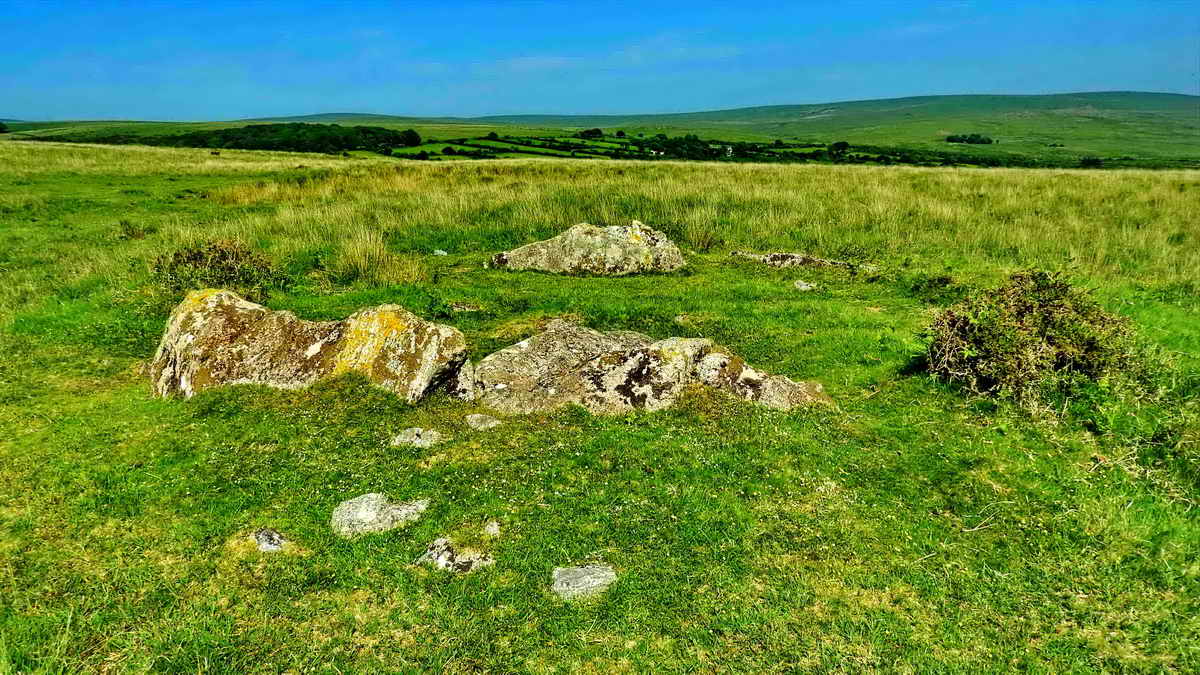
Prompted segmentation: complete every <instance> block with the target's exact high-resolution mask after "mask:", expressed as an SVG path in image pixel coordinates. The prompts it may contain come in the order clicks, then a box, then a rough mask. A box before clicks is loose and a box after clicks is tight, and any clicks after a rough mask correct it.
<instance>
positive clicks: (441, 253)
mask: <svg viewBox="0 0 1200 675" xmlns="http://www.w3.org/2000/svg"><path fill="white" fill-rule="evenodd" d="M433 254H434V255H450V254H449V253H446V252H445V251H443V250H442V249H440V248H439V249H435V250H434V251H433Z"/></svg>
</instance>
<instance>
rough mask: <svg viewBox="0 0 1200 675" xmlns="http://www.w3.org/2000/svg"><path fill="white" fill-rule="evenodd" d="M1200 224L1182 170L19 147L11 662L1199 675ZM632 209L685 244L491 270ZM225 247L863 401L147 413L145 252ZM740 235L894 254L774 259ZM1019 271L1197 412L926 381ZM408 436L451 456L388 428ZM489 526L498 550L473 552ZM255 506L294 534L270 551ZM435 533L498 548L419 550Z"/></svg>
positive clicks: (329, 285)
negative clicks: (787, 262) (575, 262)
mask: <svg viewBox="0 0 1200 675" xmlns="http://www.w3.org/2000/svg"><path fill="white" fill-rule="evenodd" d="M423 133H424V132H423ZM485 133H486V132H485ZM1198 206H1200V172H1197V171H1159V172H1151V171H1071V170H1057V171H1049V170H1039V171H1029V170H1009V169H990V170H968V169H919V168H884V167H852V166H828V165H804V166H783V165H725V164H695V163H693V164H689V163H674V162H655V163H644V162H641V163H639V162H623V161H614V160H607V161H586V160H576V161H555V162H546V161H538V160H511V161H510V160H505V161H496V162H467V161H464V162H456V161H441V162H436V163H417V162H403V163H397V162H395V161H391V160H384V159H372V158H346V159H344V158H331V157H328V156H323V155H298V154H290V153H263V152H241V151H223V152H222V153H221V155H220V156H213V155H210V154H209V153H208V151H203V150H178V149H164V148H145V147H136V146H119V147H117V146H87V145H77V144H71V145H68V144H55V143H39V144H34V143H19V142H12V141H3V142H0V282H2V283H0V319H2V325H0V349H3V353H4V355H5V358H4V359H2V360H0V672H5V671H16V672H27V671H35V672H36V671H45V672H80V671H102V672H126V671H134V672H138V671H164V672H183V671H187V672H197V671H198V672H250V671H265V672H276V671H287V670H294V671H309V670H313V671H320V672H326V671H328V672H337V671H341V672H396V671H402V672H403V671H416V670H444V671H449V672H464V671H474V670H493V671H505V672H511V671H530V672H613V671H648V670H653V671H695V670H701V671H748V670H766V671H796V670H800V671H862V670H871V669H879V670H899V671H905V672H929V671H937V672H986V671H991V672H997V671H1009V670H1029V671H1035V672H1046V671H1055V672H1058V671H1134V672H1180V673H1183V672H1195V671H1197V670H1200V648H1198V647H1197V645H1200V589H1198V587H1200V547H1197V545H1196V542H1197V541H1200V516H1198V515H1197V495H1198V490H1200V449H1198V448H1197V441H1198V439H1200V428H1197V426H1196V425H1195V422H1194V421H1195V419H1196V414H1197V413H1198V412H1200V411H1197V410H1196V399H1197V397H1198V396H1197V395H1198V394H1200V286H1198V285H1197V280H1196V274H1195V270H1196V269H1200V226H1198V225H1197V222H1196V220H1195V213H1196V212H1197V207H1198ZM631 219H638V220H642V221H644V222H646V223H648V224H650V225H652V226H654V227H656V228H659V229H662V230H664V231H666V232H667V233H668V234H669V235H670V236H671V237H672V238H673V239H675V240H676V241H677V242H678V243H679V244H680V246H681V247H682V249H683V251H684V254H685V256H686V257H687V259H688V263H689V264H688V267H687V268H685V269H684V270H682V271H680V272H677V273H673V274H669V275H657V276H645V277H632V278H623V279H607V278H562V277H556V276H550V275H544V274H538V273H528V272H504V271H498V270H487V269H484V268H483V263H484V261H485V260H486V259H487V258H488V256H489V255H490V254H491V253H494V252H496V251H499V250H504V249H507V248H510V247H512V246H515V245H518V244H521V243H524V242H527V241H531V240H533V239H536V238H542V237H545V236H549V235H552V234H555V233H557V232H558V231H560V230H561V229H563V228H564V227H566V226H568V225H570V224H573V223H576V222H580V221H588V222H593V223H598V224H613V223H623V222H627V221H628V220H631ZM213 239H235V240H238V241H240V242H242V243H244V244H245V245H247V246H249V247H251V248H253V249H255V250H257V251H260V252H262V253H263V255H265V256H266V257H267V258H269V259H270V260H271V261H273V262H274V263H275V264H276V265H277V266H278V267H279V268H280V269H281V270H283V271H284V272H285V273H286V274H287V275H288V276H289V277H290V278H291V279H292V281H293V284H292V285H291V286H290V288H289V289H288V290H286V291H278V292H275V293H273V294H272V295H271V296H270V298H269V299H268V301H267V304H268V305H269V306H271V307H273V308H277V309H289V310H291V311H293V312H295V313H296V314H297V315H299V316H301V317H303V318H310V319H312V318H342V317H345V316H347V315H349V314H350V313H352V312H354V311H355V310H357V309H359V308H362V307H365V306H370V305H375V304H380V303H387V302H392V303H397V304H401V305H403V306H405V307H408V308H409V309H411V310H412V311H414V312H416V313H418V314H421V315H423V316H426V317H429V318H437V319H438V320H439V321H443V322H446V323H451V324H453V325H455V326H456V327H458V328H459V329H460V330H462V331H463V332H464V333H465V335H466V336H467V339H468V341H469V343H470V345H471V349H472V356H473V358H478V357H480V356H482V355H484V354H486V353H489V352H490V351H492V350H494V349H496V348H498V347H502V346H506V345H508V344H512V343H513V342H516V341H518V340H520V339H522V338H524V337H527V336H528V335H530V334H532V333H533V332H535V331H536V330H537V326H538V325H539V322H541V321H543V320H544V319H546V318H548V317H553V316H559V315H574V316H576V317H578V318H579V319H581V320H583V321H584V322H586V323H587V324H588V325H590V326H593V327H597V328H602V329H615V328H624V329H633V330H638V331H642V332H645V333H647V334H650V335H652V336H655V337H665V336H668V335H686V336H704V337H710V338H712V339H714V340H716V341H717V342H720V343H722V344H725V345H727V346H729V347H730V348H732V349H733V350H734V351H736V352H738V353H739V354H742V355H744V356H745V357H746V358H747V360H748V361H749V362H750V363H751V364H757V365H761V366H762V367H763V368H765V369H769V370H771V371H772V372H778V373H782V374H785V375H788V376H791V377H793V378H805V379H816V380H819V381H821V382H822V383H823V384H824V385H825V387H826V389H827V391H828V392H829V393H830V394H831V395H832V396H833V398H834V399H835V400H836V401H837V403H838V405H837V407H836V408H833V409H813V410H801V411H796V412H791V413H782V412H775V411H769V410H764V409H759V408H755V407H752V406H749V405H745V404H740V403H736V402H733V401H731V400H728V399H726V398H723V397H721V396H718V395H716V394H695V395H693V396H691V397H689V398H688V399H687V400H686V401H685V402H684V403H683V404H682V405H680V406H677V407H676V408H674V409H671V410H667V411H662V412H657V413H642V414H634V415H629V416H619V417H593V416H590V415H588V414H586V413H584V412H582V411H580V410H566V411H562V412H559V413H555V414H549V415H533V416H529V417H515V418H510V419H508V420H506V424H505V426H503V427H501V428H500V429H497V430H494V431H491V432H473V431H471V430H470V429H469V428H468V427H467V426H466V425H465V423H464V422H463V417H464V415H465V414H467V413H469V412H476V410H475V409H474V408H473V407H471V406H466V405H464V404H462V403H458V402H456V401H453V400H451V399H449V398H447V397H445V396H441V395H439V396H436V397H434V398H432V399H430V400H427V401H424V402H422V403H420V404H417V405H413V406H410V405H406V404H404V403H403V402H401V401H400V400H399V399H397V398H395V397H394V396H391V395H389V394H385V393H382V392H381V391H379V390H376V389H373V388H371V387H370V386H368V385H367V384H366V383H365V382H363V381H361V380H357V379H354V378H342V379H338V380H333V381H330V382H326V383H323V384H320V385H318V386H315V387H312V388H310V389H307V390H303V391H291V392H288V391H275V390H269V389H265V388H257V387H247V386H242V387H233V388H229V389H225V390H215V391H209V392H207V393H203V394H201V395H199V396H197V397H196V398H194V399H192V400H189V401H177V400H158V399H154V398H152V397H151V396H150V387H149V383H148V381H147V379H146V377H145V376H144V374H143V373H142V371H141V367H142V366H143V364H145V362H146V361H147V359H148V358H149V357H150V356H151V355H152V353H153V351H154V348H155V345H156V343H157V340H158V338H159V336H160V335H161V332H162V329H163V325H164V321H165V319H166V315H167V312H169V310H170V308H171V306H172V305H173V303H175V302H177V301H178V299H179V296H178V294H175V293H172V292H170V291H167V290H164V289H163V288H162V287H161V286H159V285H158V284H156V283H155V281H154V279H153V277H152V275H151V270H150V268H151V265H152V261H153V260H154V259H155V258H156V257H157V256H159V255H161V254H163V253H167V252H171V251H174V250H176V249H177V248H179V247H180V246H183V245H186V244H189V243H194V242H199V241H207V240H213ZM434 249H443V250H446V251H448V252H449V255H447V256H433V255H432V251H433V250H434ZM737 249H753V250H759V251H770V250H796V251H804V252H808V253H811V254H814V255H822V256H826V257H834V258H842V259H848V260H854V261H861V262H871V263H873V264H874V265H877V266H878V267H879V269H880V271H879V273H878V274H873V275H863V274H859V275H851V274H849V273H847V272H845V271H843V270H840V269H836V268H829V269H802V270H790V271H782V270H774V269H769V268H763V267H759V266H755V265H754V264H752V263H748V262H738V261H736V260H735V259H732V258H731V257H730V255H729V253H730V252H731V251H732V250H737ZM1035 265H1036V266H1043V267H1048V268H1052V269H1061V270H1064V271H1065V272H1066V273H1067V274H1069V276H1070V277H1071V278H1072V279H1073V280H1074V281H1075V282H1076V283H1078V284H1080V285H1083V286H1086V287H1089V288H1092V289H1094V290H1095V294H1096V297H1097V298H1098V299H1099V300H1100V301H1101V302H1102V303H1103V304H1104V305H1105V306H1106V307H1107V308H1108V309H1110V310H1112V311H1115V312H1117V313H1119V314H1122V315H1125V316H1128V317H1130V318H1131V319H1133V320H1134V322H1135V323H1136V325H1137V327H1138V329H1139V331H1140V333H1141V334H1142V335H1143V336H1144V338H1145V339H1146V340H1147V341H1148V342H1150V343H1152V344H1153V345H1155V346H1156V347H1157V348H1158V349H1160V350H1161V351H1162V352H1163V355H1164V356H1165V357H1166V358H1168V359H1169V360H1170V361H1171V362H1172V365H1171V366H1170V370H1169V372H1168V373H1167V374H1166V375H1164V379H1163V383H1164V384H1163V386H1164V387H1170V388H1171V389H1172V390H1174V391H1176V392H1182V394H1180V396H1179V398H1178V399H1177V401H1178V405H1177V408H1178V409H1177V410H1174V411H1172V413H1173V414H1174V415H1175V416H1176V418H1177V419H1180V420H1184V425H1183V426H1182V427H1181V428H1176V429H1173V430H1171V432H1170V433H1169V434H1167V433H1165V432H1164V433H1159V432H1161V431H1162V427H1160V426H1156V422H1155V419H1153V418H1155V416H1156V415H1158V414H1159V413H1161V412H1162V411H1161V410H1157V409H1154V408H1152V407H1149V406H1145V405H1143V403H1142V402H1140V401H1139V400H1137V399H1127V398H1122V396H1121V392H1114V393H1112V398H1111V399H1106V400H1107V401H1109V403H1106V404H1105V406H1104V407H1103V408H1102V410H1100V412H1099V413H1098V414H1097V415H1096V417H1095V418H1094V419H1092V420H1091V421H1090V423H1089V424H1087V425H1084V424H1082V423H1081V422H1080V420H1078V419H1076V418H1075V417H1073V416H1071V415H1057V414H1047V415H1040V416H1038V415H1031V414H1030V413H1029V412H1027V411H1025V410H1023V409H1019V408H1016V407H1014V406H1011V405H1008V404H1003V403H1001V404H996V403H994V402H991V401H985V400H980V399H975V398H971V397H968V396H966V395H965V394H964V393H962V392H961V391H959V390H957V389H956V388H954V387H952V386H949V385H947V384H944V383H939V382H937V381H934V380H933V379H931V378H929V377H928V376H926V375H924V374H922V373H921V372H919V370H918V369H915V368H914V367H913V364H914V361H915V359H916V358H917V357H918V356H919V354H921V352H922V350H923V348H924V343H923V338H922V337H921V331H922V330H923V328H924V327H925V326H926V325H928V323H929V321H930V318H931V317H932V315H933V314H934V313H935V312H936V311H938V310H939V309H940V307H941V306H944V305H945V304H946V303H948V302H951V301H952V300H953V299H954V298H955V297H958V296H960V295H961V294H964V293H969V292H974V291H978V290H979V289H985V288H988V287H991V286H993V285H995V284H996V283H998V282H999V281H1000V280H1001V279H1003V278H1004V276H1005V275H1007V274H1008V273H1009V272H1012V271H1014V270H1018V269H1022V268H1025V267H1028V266H1035ZM943 277H948V278H949V280H948V281H947V280H944V279H943V280H942V281H941V282H939V283H938V284H935V285H934V286H931V285H930V284H929V283H928V282H930V280H934V279H941V278H943ZM797 278H803V279H805V280H808V281H810V282H813V283H816V284H817V285H818V286H819V287H820V290H819V291H818V292H815V293H809V294H801V293H797V292H796V291H795V290H794V289H793V288H792V286H791V282H792V281H793V280H795V279H797ZM930 288H935V289H936V290H937V292H935V293H931V292H929V289H930ZM457 302H463V303H471V304H475V305H479V306H481V307H482V311H479V312H474V313H452V312H448V311H446V308H447V306H448V305H450V304H451V303H457ZM1189 392H1190V394H1191V395H1189ZM1187 420H1191V422H1190V423H1188V422H1187ZM409 426H428V427H434V428H438V429H440V430H443V431H444V432H448V433H449V434H450V435H451V436H452V437H453V438H452V440H451V441H449V442H448V443H446V444H443V445H440V446H435V447H434V448H431V449H428V450H413V449H409V450H405V449H397V448H393V447H390V446H389V445H388V443H387V439H388V438H390V436H391V435H393V434H394V433H396V432H397V431H399V430H400V429H403V428H405V427H409ZM365 492H385V493H388V494H389V495H391V496H392V497H394V498H396V499H412V498H419V497H425V498H429V499H430V500H431V507H430V510H429V511H428V512H427V513H426V514H425V516H424V517H423V518H422V519H421V520H420V521H418V522H416V523H414V524H413V525H411V526H409V527H407V528H405V529H401V530H396V531H393V532H391V533H387V534H383V535H378V536H371V537H365V538H362V539H358V540H354V541H350V542H347V541H343V540H341V539H338V538H336V537H335V536H334V535H333V534H332V532H331V531H330V528H329V517H330V513H331V511H332V509H333V508H334V507H335V506H336V505H337V504H338V503H339V502H341V501H342V500H344V499H347V498H350V497H353V496H356V495H359V494H362V493H365ZM493 519H494V520H497V521H498V522H499V523H500V525H501V528H502V534H501V536H500V537H499V538H498V539H497V540H495V541H494V542H489V541H486V540H482V539H481V538H480V537H479V534H478V533H479V529H480V528H481V527H482V525H483V524H484V523H485V522H487V521H489V520H493ZM260 527H273V528H276V529H278V530H279V531H281V532H283V533H284V534H285V535H286V536H288V537H289V538H290V539H292V540H293V541H294V542H296V543H297V545H298V550H297V551H296V552H294V553H292V554H284V555H276V556H264V555H262V554H259V553H257V551H255V550H254V549H253V547H252V546H247V542H246V537H247V535H248V534H249V533H250V532H253V531H254V530H255V529H257V528H260ZM439 536H453V537H455V538H456V540H461V541H464V542H477V543H478V544H479V545H480V546H481V547H483V548H486V549H487V550H488V551H489V552H491V553H492V554H493V555H494V556H495V557H496V560H497V562H496V565H495V566H494V567H492V568H488V569H484V570H480V571H477V572H473V573H471V574H469V575H461V576H455V575H451V574H448V573H440V572H435V571H432V570H429V569H426V568H423V567H416V566H413V565H412V562H413V561H414V560H415V559H416V558H417V557H418V555H420V553H421V552H422V551H423V550H424V548H425V546H426V544H428V543H429V542H430V541H432V540H433V539H434V538H436V537H439ZM590 560H603V561H605V562H607V563H609V564H611V565H613V566H614V567H615V568H616V570H617V572H618V574H619V580H618V581H617V583H616V584H615V585H614V586H613V587H612V588H611V589H610V590H609V591H608V592H607V593H606V594H605V595H604V596H602V597H601V598H599V599H598V600H595V601H592V602H586V603H582V604H566V603H563V602H561V601H558V600H556V599H554V597H553V596H552V595H551V594H550V593H549V592H548V586H549V582H550V572H551V570H552V569H553V568H554V567H556V566H562V565H568V564H575V563H580V562H584V561H590Z"/></svg>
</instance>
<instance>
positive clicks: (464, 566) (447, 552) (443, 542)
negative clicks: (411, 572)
mask: <svg viewBox="0 0 1200 675" xmlns="http://www.w3.org/2000/svg"><path fill="white" fill-rule="evenodd" d="M495 562H496V561H495V560H494V559H492V557H491V556H490V555H487V554H486V553H480V552H479V551H473V550H471V549H466V548H463V549H460V548H456V547H455V546H454V544H452V543H450V540H449V539H446V538H441V539H436V540H434V542H433V543H432V544H430V545H429V546H428V547H427V548H426V549H425V553H424V555H422V556H421V557H420V558H417V564H418V565H429V566H431V567H434V568H437V569H439V570H450V571H452V572H470V571H471V570H476V569H479V568H480V567H488V566H490V565H492V564H494V563H495Z"/></svg>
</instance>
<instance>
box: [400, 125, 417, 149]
mask: <svg viewBox="0 0 1200 675" xmlns="http://www.w3.org/2000/svg"><path fill="white" fill-rule="evenodd" d="M400 144H401V145H405V146H407V147H410V148H415V147H417V146H418V145H420V144H421V134H418V133H417V132H415V131H413V130H412V129H405V130H404V131H401V132H400Z"/></svg>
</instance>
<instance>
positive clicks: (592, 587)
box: [550, 565, 617, 600]
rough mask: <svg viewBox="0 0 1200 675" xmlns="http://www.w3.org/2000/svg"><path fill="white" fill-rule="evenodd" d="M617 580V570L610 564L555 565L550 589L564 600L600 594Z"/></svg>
mask: <svg viewBox="0 0 1200 675" xmlns="http://www.w3.org/2000/svg"><path fill="white" fill-rule="evenodd" d="M616 580H617V571H616V570H614V569H613V568H612V567H610V566H609V565H581V566H579V567H555V568H554V572H552V573H551V575H550V590H552V591H554V594H555V595H557V596H558V597H560V598H562V599H563V600H574V599H576V598H587V597H591V596H594V595H599V594H600V593H603V592H604V591H605V590H607V589H608V587H609V586H612V585H613V583H614V582H616Z"/></svg>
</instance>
